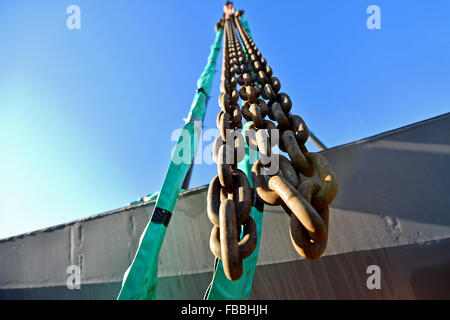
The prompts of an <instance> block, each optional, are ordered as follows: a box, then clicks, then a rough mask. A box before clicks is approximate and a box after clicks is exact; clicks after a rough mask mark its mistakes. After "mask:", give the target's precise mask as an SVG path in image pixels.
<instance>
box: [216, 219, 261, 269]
mask: <svg viewBox="0 0 450 320" xmlns="http://www.w3.org/2000/svg"><path fill="white" fill-rule="evenodd" d="M243 225H244V236H243V237H242V240H240V241H239V242H238V251H239V258H240V259H241V260H244V259H245V258H247V257H248V256H250V255H251V254H252V252H253V251H254V250H255V248H256V244H257V242H258V237H257V230H256V223H255V220H253V218H252V217H249V218H248V219H247V221H245V222H244V224H243ZM237 233H239V228H238V229H237ZM209 247H210V249H211V252H212V253H213V254H214V255H215V256H216V257H217V258H219V259H222V251H221V245H220V227H219V226H214V228H213V230H212V232H211V237H210V239H209Z"/></svg>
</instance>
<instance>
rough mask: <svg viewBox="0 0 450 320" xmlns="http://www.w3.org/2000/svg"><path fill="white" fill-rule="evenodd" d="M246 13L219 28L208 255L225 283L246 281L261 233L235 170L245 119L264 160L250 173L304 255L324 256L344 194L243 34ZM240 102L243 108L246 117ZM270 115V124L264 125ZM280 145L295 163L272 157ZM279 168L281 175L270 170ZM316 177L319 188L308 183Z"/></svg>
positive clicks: (250, 139)
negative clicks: (334, 209) (332, 214)
mask: <svg viewBox="0 0 450 320" xmlns="http://www.w3.org/2000/svg"><path fill="white" fill-rule="evenodd" d="M242 13H243V12H242V11H239V12H237V13H236V14H235V15H234V16H233V17H232V18H230V19H225V20H221V22H220V25H219V24H218V26H217V27H223V28H224V52H223V66H222V75H221V85H220V91H221V95H220V97H219V105H220V108H221V111H220V112H219V114H218V117H217V127H218V128H219V130H220V135H219V136H218V137H217V139H216V140H215V142H214V147H213V157H214V161H215V162H216V163H217V169H218V175H217V176H216V177H214V178H213V179H212V181H211V183H210V185H209V189H208V209H207V211H208V217H209V219H210V221H211V222H212V223H213V224H214V227H213V229H212V231H211V238H210V249H211V251H212V253H213V254H214V255H215V256H216V257H218V258H219V259H222V262H223V267H224V271H225V275H226V276H227V277H228V278H229V279H230V280H236V279H239V278H240V277H241V275H242V273H243V269H242V260H243V259H245V258H246V257H248V256H249V255H250V254H251V253H252V252H253V250H254V249H255V247H256V243H257V233H256V225H255V222H254V220H253V219H252V217H251V216H250V210H251V207H252V197H251V194H252V192H251V191H252V190H251V189H250V185H249V182H248V180H247V177H246V175H245V173H244V172H243V171H241V170H239V169H238V168H237V164H238V163H239V162H240V161H241V160H242V159H243V156H244V154H245V153H244V144H245V141H244V138H243V136H242V133H241V128H242V117H244V118H245V119H246V120H247V121H252V122H253V123H252V124H251V126H250V127H249V129H253V131H252V130H250V131H249V133H250V134H249V135H248V136H247V142H248V144H249V146H250V147H251V148H254V149H256V150H258V151H259V153H260V159H259V160H257V161H256V163H255V164H254V165H253V168H252V180H253V186H254V189H255V191H256V194H257V196H258V198H260V199H261V200H262V201H263V202H264V203H266V204H269V205H281V206H282V207H283V209H284V210H285V212H286V213H287V214H288V215H289V216H290V218H291V222H290V237H291V242H292V244H293V246H294V248H295V250H296V251H297V252H298V253H299V254H300V255H302V256H304V257H306V258H308V259H317V258H319V257H320V256H321V255H322V254H323V252H324V251H325V248H326V244H327V239H328V223H329V209H328V206H329V205H330V203H331V202H332V201H333V200H334V199H335V197H336V195H337V192H338V182H337V178H336V174H335V173H334V171H333V169H332V168H331V166H330V165H329V164H328V163H327V161H326V159H325V158H324V157H323V156H322V155H320V154H319V153H313V152H309V151H308V150H307V148H306V146H305V143H306V141H307V140H308V138H309V131H308V127H307V126H306V123H305V122H304V121H303V119H302V118H301V117H299V116H297V115H293V114H291V113H290V111H291V109H292V102H291V99H290V97H289V96H288V95H287V94H286V93H283V92H280V89H281V83H280V81H279V80H278V79H277V78H276V77H273V76H272V74H273V71H272V69H271V68H270V66H268V65H267V61H266V60H265V59H264V58H263V57H262V54H261V52H260V51H259V50H258V48H257V47H256V45H255V43H254V41H253V40H252V38H251V37H250V36H249V35H248V33H247V31H246V30H245V28H244V27H243V26H242V24H241V22H240V20H239V16H240V15H241V14H242ZM236 29H237V30H238V32H239V36H240V38H241V40H242V43H243V45H244V48H245V52H244V48H243V47H242V46H241V42H240V40H239V38H238V35H237V33H236ZM237 84H239V85H240V89H239V90H237V88H236V87H237ZM239 98H242V100H243V104H242V110H241V108H240V107H239ZM265 100H267V101H268V102H267V103H266V101H265ZM267 115H268V116H269V118H270V119H271V120H272V121H271V120H268V119H265V117H266V116H267ZM275 123H276V124H275ZM252 132H253V135H252ZM246 135H247V133H246ZM277 137H280V141H278V140H277ZM277 144H278V145H279V148H280V150H281V151H283V152H285V153H287V154H288V155H289V159H288V158H286V157H284V156H283V155H272V148H273V147H275V146H276V145H277ZM273 167H274V168H275V171H274V170H271V169H272V168H273ZM316 173H317V176H318V178H319V180H320V182H321V183H320V184H319V183H317V182H315V181H313V180H311V179H305V177H310V178H311V177H314V176H315V174H316ZM266 180H267V181H266ZM316 180H317V179H316ZM242 226H244V228H243V236H242V239H241V229H242Z"/></svg>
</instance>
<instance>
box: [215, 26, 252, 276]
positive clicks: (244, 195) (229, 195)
mask: <svg viewBox="0 0 450 320" xmlns="http://www.w3.org/2000/svg"><path fill="white" fill-rule="evenodd" d="M223 27H224V52H223V65H222V76H221V84H220V91H221V95H220V97H219V106H220V108H221V111H220V112H219V114H218V117H217V127H218V128H219V130H220V135H219V136H218V137H217V138H216V140H215V141H214V146H213V158H214V161H215V162H216V163H217V171H218V175H217V176H216V177H214V178H213V179H212V181H211V183H210V185H209V189H208V208H207V211H208V217H209V219H210V221H211V222H212V223H213V224H214V227H213V229H212V231H211V238H210V249H211V252H212V253H213V254H214V255H215V256H216V257H217V258H219V259H222V262H223V268H224V271H225V275H226V276H227V277H228V279H230V280H237V279H239V278H240V277H241V276H242V273H243V268H242V260H243V259H245V258H247V257H248V256H249V255H250V254H251V253H252V252H253V250H254V249H255V247H256V243H257V234H256V224H255V221H254V220H253V218H252V217H250V210H251V208H252V197H251V195H252V192H251V188H250V184H249V182H248V179H247V176H246V175H245V173H244V172H243V171H241V170H239V169H238V168H237V164H238V163H239V162H240V161H242V159H243V156H244V154H245V151H244V147H245V145H244V144H245V141H244V138H243V136H242V134H241V132H240V131H241V130H240V129H241V128H242V111H241V109H240V107H239V103H238V100H239V93H238V91H237V90H236V85H237V83H238V80H237V79H236V76H240V75H241V74H242V68H245V65H244V63H243V62H244V59H245V55H244V53H243V52H242V51H240V50H237V48H236V40H237V35H236V31H235V29H236V28H235V26H234V21H233V20H232V19H226V20H225V21H224V23H223ZM241 226H244V230H243V231H244V232H243V238H242V240H241V239H240V236H241Z"/></svg>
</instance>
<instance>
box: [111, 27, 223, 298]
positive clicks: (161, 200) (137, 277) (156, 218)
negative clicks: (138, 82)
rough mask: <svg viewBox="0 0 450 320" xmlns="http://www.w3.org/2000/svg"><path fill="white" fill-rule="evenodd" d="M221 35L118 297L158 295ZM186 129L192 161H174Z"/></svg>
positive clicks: (209, 58)
mask: <svg viewBox="0 0 450 320" xmlns="http://www.w3.org/2000/svg"><path fill="white" fill-rule="evenodd" d="M222 37H223V29H218V30H217V31H216V38H215V41H214V44H213V45H212V46H211V52H210V54H209V57H208V63H207V65H206V67H205V70H204V71H203V73H202V75H201V76H200V79H199V80H198V81H197V88H198V89H197V93H196V94H195V97H194V101H193V103H192V105H191V109H190V112H189V116H188V119H187V121H186V124H185V126H184V128H183V131H182V132H183V135H180V137H179V139H178V142H177V146H176V148H175V152H174V153H173V157H172V160H171V162H170V165H169V169H168V170H167V173H166V176H165V179H164V182H163V185H162V188H161V190H160V192H159V195H158V198H157V200H156V205H155V208H154V211H153V215H152V218H151V219H150V222H149V223H148V224H147V226H146V228H145V229H144V231H143V233H142V235H141V238H140V241H139V247H138V249H137V251H136V255H135V256H134V259H133V262H132V263H131V265H130V267H129V268H128V269H127V270H126V271H125V274H124V276H123V281H122V288H121V290H120V293H119V296H118V299H119V300H149V299H155V295H156V286H157V282H158V260H159V252H160V250H161V245H162V243H163V241H164V236H165V234H166V229H167V226H168V223H169V220H170V216H171V215H172V211H173V208H174V206H175V202H176V200H177V197H178V194H179V192H180V190H181V187H182V184H183V181H184V180H185V177H186V175H187V173H188V171H189V169H190V167H191V165H192V162H193V160H194V156H195V150H196V148H197V144H198V140H199V138H200V132H201V126H202V122H203V118H204V115H205V112H206V103H207V98H208V95H209V92H210V91H211V86H212V82H213V79H214V74H215V72H216V61H217V58H218V56H219V52H220V47H221V42H222ZM186 133H187V135H188V138H190V148H191V150H190V154H189V157H190V159H189V160H190V161H182V162H181V163H180V161H174V157H176V156H179V155H180V153H183V150H184V149H185V146H186V141H184V139H185V138H186ZM183 136H184V137H183ZM183 144H184V145H183Z"/></svg>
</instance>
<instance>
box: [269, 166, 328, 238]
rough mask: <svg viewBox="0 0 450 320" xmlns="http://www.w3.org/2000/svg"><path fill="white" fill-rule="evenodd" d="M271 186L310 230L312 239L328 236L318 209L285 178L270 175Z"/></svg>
mask: <svg viewBox="0 0 450 320" xmlns="http://www.w3.org/2000/svg"><path fill="white" fill-rule="evenodd" d="M269 188H271V189H272V190H274V191H275V192H276V193H277V194H279V195H280V198H281V199H282V200H283V202H284V203H285V204H286V206H287V207H288V208H289V209H290V210H291V212H292V213H293V214H294V215H295V216H296V217H297V219H298V220H300V222H301V223H302V225H303V226H304V227H305V229H306V230H307V231H308V234H309V235H310V236H311V239H313V240H315V241H323V240H324V239H326V237H327V236H328V232H327V228H326V225H325V223H324V222H323V220H322V218H321V217H320V215H319V214H318V213H317V211H316V209H314V207H313V206H312V205H311V204H310V203H309V202H307V201H306V200H305V199H304V198H303V197H302V196H301V195H300V194H299V193H298V192H297V190H296V189H295V188H294V187H292V186H291V185H290V184H289V183H288V182H287V181H286V179H285V178H283V177H281V176H279V175H276V176H273V177H270V179H269Z"/></svg>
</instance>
